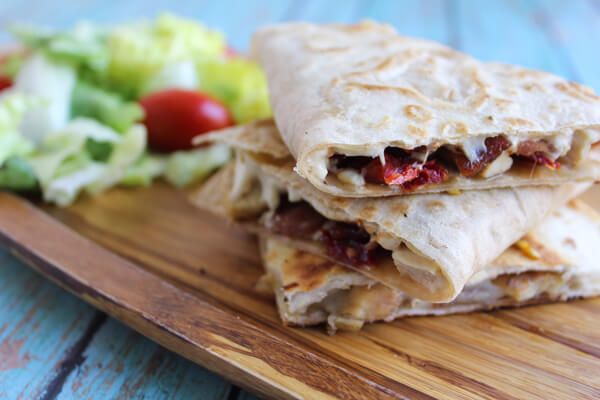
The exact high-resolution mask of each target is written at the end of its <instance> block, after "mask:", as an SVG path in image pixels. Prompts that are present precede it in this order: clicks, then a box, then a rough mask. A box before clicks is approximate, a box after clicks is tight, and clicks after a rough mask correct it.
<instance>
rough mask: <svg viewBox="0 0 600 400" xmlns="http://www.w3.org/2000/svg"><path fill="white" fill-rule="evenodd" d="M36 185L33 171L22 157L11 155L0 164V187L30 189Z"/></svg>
mask: <svg viewBox="0 0 600 400" xmlns="http://www.w3.org/2000/svg"><path fill="white" fill-rule="evenodd" d="M37 187H38V181H37V178H36V176H35V171H34V170H33V168H31V166H30V165H29V164H28V163H27V161H26V160H25V159H23V158H22V157H18V156H11V157H9V158H8V159H7V160H6V161H4V163H3V164H2V166H0V188H2V189H8V190H15V191H31V190H35V189H36V188H37Z"/></svg>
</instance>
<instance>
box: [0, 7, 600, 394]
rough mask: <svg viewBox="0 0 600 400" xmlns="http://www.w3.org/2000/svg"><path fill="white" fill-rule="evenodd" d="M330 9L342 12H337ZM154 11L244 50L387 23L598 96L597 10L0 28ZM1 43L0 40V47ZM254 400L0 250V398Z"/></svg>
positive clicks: (224, 17)
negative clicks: (320, 31) (281, 30)
mask: <svg viewBox="0 0 600 400" xmlns="http://www.w3.org/2000/svg"><path fill="white" fill-rule="evenodd" d="M336 3H339V4H336ZM163 10H169V11H171V12H174V13H177V14H181V15H186V16H190V17H194V18H197V19H199V20H202V21H204V22H205V23H206V24H208V25H210V26H212V27H216V28H218V29H220V30H222V31H224V32H225V33H226V34H227V36H228V38H229V40H230V42H231V44H232V45H233V47H234V48H236V49H238V50H241V51H244V50H245V49H246V48H247V45H248V38H249V36H250V34H251V33H252V31H254V30H255V29H256V28H257V27H258V26H260V25H261V24H264V23H267V22H275V21H285V20H310V21H316V22H325V21H344V22H350V21H357V20H359V19H362V18H373V19H376V20H381V21H386V22H389V23H391V24H393V25H395V26H396V27H397V29H398V30H399V31H400V32H402V33H404V34H408V35H414V36H421V37H427V38H430V39H434V40H438V41H441V42H443V43H447V44H449V45H451V46H453V47H456V48H458V49H461V50H463V51H466V52H468V53H470V54H472V55H474V56H476V57H479V58H482V59H484V60H497V61H503V62H508V63H516V64H521V65H525V66H527V67H532V68H539V69H544V70H547V71H551V72H554V73H557V74H560V75H562V76H565V77H567V78H568V79H571V80H574V81H578V82H581V83H584V84H586V85H589V86H591V87H593V88H594V89H595V90H596V91H597V92H600V74H599V73H598V71H597V70H598V68H599V67H600V52H599V51H598V44H599V43H600V1H597V0H545V1H542V0H539V1H533V0H531V1H527V0H524V1H518V0H513V1H509V0H489V1H476V0H457V1H452V0H426V1H416V0H414V1H398V0H396V1H394V0H389V1H356V0H353V1H344V2H333V1H332V2H326V1H320V0H313V1H299V0H298V1H290V0H285V1H277V0H270V1H264V2H261V3H256V4H250V2H247V1H243V0H239V1H210V0H205V1H198V0H195V1H179V2H173V1H166V0H163V1H152V0H151V1H141V0H133V1H128V2H124V1H117V0H103V1H99V0H93V1H72V0H70V1H63V2H48V1H46V0H32V1H23V0H3V1H2V2H0V26H3V25H4V24H6V23H9V22H15V21H24V22H29V23H32V24H42V25H48V26H52V27H59V28H60V27H68V26H70V25H72V24H73V23H74V22H75V21H77V20H78V19H89V20H93V21H98V22H103V23H113V22H117V21H121V20H128V19H132V18H139V17H143V16H147V17H152V16H154V15H156V14H157V13H159V12H160V11H163ZM5 43H10V37H9V36H8V35H7V34H6V33H4V32H2V33H0V45H1V44H5ZM248 397H251V395H249V394H247V393H246V392H244V391H243V390H240V389H239V388H237V387H234V386H232V385H231V384H229V383H228V382H226V381H224V380H223V379H221V378H220V377H218V376H215V375H214V374H212V373H210V372H208V371H206V370H205V369H203V368H201V367H199V366H197V365H194V364H192V363H191V362H189V361H187V360H184V359H182V358H181V357H179V356H177V355H175V354H173V353H171V352H169V351H168V350H165V349H164V348H161V347H160V346H158V345H157V344H155V343H153V342H151V341H150V340H148V339H146V338H144V337H143V336H141V335H140V334H138V333H136V332H134V331H132V330H131V329H129V328H127V327H126V326H124V325H122V324H121V323H119V322H117V321H115V320H114V319H112V318H109V317H107V316H106V315H104V314H102V313H100V312H98V311H96V310H94V309H93V308H92V307H90V306H88V305H87V304H85V303H84V302H82V301H81V300H78V299H77V298H75V297H74V296H72V295H70V294H68V293H67V292H65V291H63V290H62V289H60V288H58V287H57V286H55V285H54V284H52V283H50V282H48V281H46V280H45V279H43V278H42V277H40V276H38V275H37V274H36V273H35V272H33V271H32V270H31V269H30V268H29V267H27V266H26V265H25V264H23V263H21V262H20V261H18V260H16V259H15V258H14V257H13V256H12V255H10V254H8V253H7V252H6V251H4V250H0V398H8V399H17V398H22V399H33V398H41V399H54V398H59V399H88V398H94V399H101V398H124V399H125V398H128V399H134V398H146V399H154V398H156V399H164V398H182V399H187V398H203V399H212V398H214V399H221V398H228V399H236V398H248Z"/></svg>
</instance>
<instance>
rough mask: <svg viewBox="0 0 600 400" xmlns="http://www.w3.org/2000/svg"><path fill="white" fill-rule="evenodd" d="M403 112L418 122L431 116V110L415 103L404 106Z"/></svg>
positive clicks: (424, 120) (427, 119)
mask: <svg viewBox="0 0 600 400" xmlns="http://www.w3.org/2000/svg"><path fill="white" fill-rule="evenodd" d="M404 113H405V114H406V116H408V117H410V118H412V119H415V120H417V121H419V122H426V121H429V120H430V119H431V118H432V115H431V112H429V111H428V110H426V109H424V108H423V107H421V106H418V105H415V104H410V105H408V106H406V107H404Z"/></svg>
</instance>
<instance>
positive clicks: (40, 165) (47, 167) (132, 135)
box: [26, 118, 146, 206]
mask: <svg viewBox="0 0 600 400" xmlns="http://www.w3.org/2000/svg"><path fill="white" fill-rule="evenodd" d="M145 147H146V130H145V128H144V127H143V126H142V125H133V126H132V127H131V128H130V129H129V130H128V131H127V132H126V133H125V134H123V135H119V134H118V133H117V132H115V131H114V130H112V129H110V128H108V127H106V126H104V125H102V124H100V123H98V122H97V121H95V120H92V119H87V118H77V119H75V120H73V121H71V122H70V123H69V124H67V125H66V126H65V127H64V128H63V129H61V130H59V131H57V132H53V133H51V134H49V135H47V136H46V137H45V139H44V142H43V143H42V145H41V146H40V148H39V149H37V150H36V151H35V152H34V153H33V154H32V155H31V156H29V157H27V159H26V161H27V163H28V165H29V166H30V167H31V168H32V170H33V171H34V172H35V176H36V177H37V179H38V181H39V183H40V186H41V189H42V192H43V195H44V200H46V201H48V202H53V203H55V204H58V205H60V206H65V205H68V204H70V203H72V202H73V201H74V200H75V198H76V197H77V195H78V194H79V193H80V192H81V191H82V190H84V189H85V190H86V191H87V192H88V193H90V194H92V195H95V194H98V193H100V192H101V191H103V190H104V189H106V188H108V187H110V186H113V185H115V184H117V183H118V182H119V181H120V180H121V178H122V177H123V175H124V173H125V171H126V170H127V169H128V168H129V167H130V166H132V165H133V164H134V163H135V162H136V161H137V159H138V158H139V157H140V156H141V154H142V153H143V151H144V149H145Z"/></svg>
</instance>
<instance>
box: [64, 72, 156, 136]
mask: <svg viewBox="0 0 600 400" xmlns="http://www.w3.org/2000/svg"><path fill="white" fill-rule="evenodd" d="M143 116H144V110H143V109H142V107H141V106H140V105H139V104H138V103H135V102H130V101H125V100H123V99H122V98H121V96H119V95H118V94H116V93H111V92H108V91H106V90H104V89H102V88H99V87H97V86H94V85H92V84H90V83H86V82H81V81H80V82H78V83H77V84H76V85H75V89H74V90H73V98H72V101H71V117H72V118H76V117H89V118H95V119H96V120H98V121H100V122H102V123H103V124H105V125H108V126H109V127H111V128H113V129H114V130H116V131H117V132H121V133H122V132H125V131H127V130H128V129H129V128H131V126H132V125H133V124H134V123H135V122H137V121H140V120H141V119H142V118H143Z"/></svg>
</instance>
